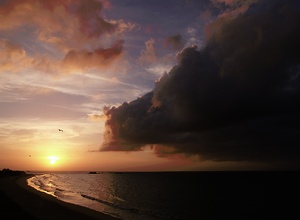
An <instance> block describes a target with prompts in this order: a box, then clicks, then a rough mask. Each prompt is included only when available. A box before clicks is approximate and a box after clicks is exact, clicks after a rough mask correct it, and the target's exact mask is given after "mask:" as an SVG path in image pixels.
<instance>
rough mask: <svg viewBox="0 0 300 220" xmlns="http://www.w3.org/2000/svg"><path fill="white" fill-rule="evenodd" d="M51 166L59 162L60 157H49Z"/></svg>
mask: <svg viewBox="0 0 300 220" xmlns="http://www.w3.org/2000/svg"><path fill="white" fill-rule="evenodd" d="M48 159H49V162H50V164H53V165H54V164H56V162H57V160H58V159H59V158H58V156H49V157H48Z"/></svg>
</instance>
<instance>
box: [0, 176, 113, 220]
mask: <svg viewBox="0 0 300 220" xmlns="http://www.w3.org/2000/svg"><path fill="white" fill-rule="evenodd" d="M31 176H32V175H28V174H24V175H20V176H8V177H3V178H0V209H1V214H0V218H1V219H19V218H27V219H51V220H53V219H57V220H59V219H64V220H68V219H72V220H76V219H80V220H83V219H102V220H116V219H117V218H114V217H111V216H109V215H106V214H103V213H100V212H96V211H94V210H91V209H88V208H85V207H82V206H78V205H74V204H70V203H66V202H63V201H60V200H58V199H56V198H55V197H53V196H51V195H47V194H45V193H42V192H39V191H37V190H35V189H33V188H32V187H30V186H28V185H27V179H28V178H29V177H31Z"/></svg>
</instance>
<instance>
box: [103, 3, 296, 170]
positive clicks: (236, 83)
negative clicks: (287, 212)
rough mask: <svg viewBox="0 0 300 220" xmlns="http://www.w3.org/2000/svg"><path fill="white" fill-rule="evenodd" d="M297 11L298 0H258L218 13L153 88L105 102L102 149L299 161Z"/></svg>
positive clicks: (287, 162)
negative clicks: (202, 42)
mask: <svg viewBox="0 0 300 220" xmlns="http://www.w3.org/2000/svg"><path fill="white" fill-rule="evenodd" d="M219 2H220V1H219ZM223 2H226V3H227V4H230V3H236V2H238V1H223ZM247 7H248V6H247ZM299 12H300V5H299V3H298V2H297V1H296V0H290V1H278V0H277V1H260V2H257V3H255V4H252V5H251V6H249V7H248V8H247V11H245V12H243V14H239V15H238V16H236V17H234V18H231V19H229V20H228V19H225V20H224V19H222V18H218V19H217V20H216V21H215V22H218V25H215V26H214V25H210V26H209V27H210V28H212V27H213V28H214V31H212V32H211V33H213V34H212V35H211V36H210V38H209V41H208V42H207V44H206V46H205V47H204V48H203V49H201V50H198V49H197V47H189V48H185V49H184V50H182V51H181V52H180V53H179V54H178V64H177V65H176V66H174V67H173V68H172V69H171V70H170V71H169V72H168V73H165V74H164V75H163V76H162V77H161V78H160V79H159V80H158V81H157V82H156V85H155V88H154V89H153V91H151V92H149V93H148V94H145V95H144V96H142V97H140V98H138V99H136V100H133V101H131V102H128V103H127V102H124V103H123V104H122V105H121V106H118V107H106V108H105V109H104V114H105V116H106V117H107V120H106V132H105V135H104V139H105V141H104V142H103V144H102V146H101V149H100V150H101V151H136V150H141V149H143V147H145V146H147V145H148V146H152V147H153V148H154V151H155V153H156V154H157V155H158V156H162V157H165V156H171V155H174V154H184V155H187V156H189V155H190V156H191V155H197V156H199V158H200V159H201V160H214V161H267V162H274V163H275V162H279V164H281V165H290V166H298V167H300V166H299V162H298V161H299V159H300V156H299V155H300V149H299V146H300V136H299V122H300V114H299V112H300V101H299V100H300V55H299V51H300V42H299V41H300V40H299V39H300V13H299ZM220 19H221V20H220ZM209 27H208V28H209Z"/></svg>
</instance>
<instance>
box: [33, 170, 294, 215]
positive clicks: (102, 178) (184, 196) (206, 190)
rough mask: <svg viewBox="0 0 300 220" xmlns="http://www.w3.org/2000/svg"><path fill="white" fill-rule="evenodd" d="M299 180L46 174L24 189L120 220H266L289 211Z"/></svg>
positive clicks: (245, 175)
mask: <svg viewBox="0 0 300 220" xmlns="http://www.w3.org/2000/svg"><path fill="white" fill-rule="evenodd" d="M297 176H298V172H297V173H285V172H284V173H282V172H279V173H278V172H157V173H151V172H145V173H144V172H142V173H141V172H136V173H135V172H128V173H111V172H107V173H98V174H88V173H45V174H40V175H36V176H34V177H32V178H30V179H28V184H29V185H30V186H32V187H34V188H35V189H37V190H40V191H42V192H44V193H48V194H51V195H53V196H55V197H57V198H58V199H60V200H63V201H65V202H69V203H74V204H78V205H81V206H85V207H88V208H91V209H94V210H96V211H100V212H104V213H106V214H109V215H112V216H115V217H119V218H121V219H124V220H140V219H142V220H155V219H183V220H184V219H191V220H194V219H200V220H201V219H224V218H228V217H230V218H231V219H269V217H271V216H272V215H274V216H277V217H278V215H279V214H280V215H282V214H283V211H282V210H285V212H286V211H288V212H291V211H292V210H293V204H289V201H291V200H290V199H289V198H290V195H291V193H293V195H297V194H296V193H298V194H299V190H298V191H295V189H298V188H299V185H298V184H299V180H297V179H298V178H297ZM298 177H299V176H298ZM282 178H283V179H284V181H285V182H284V183H282V180H283V179H282ZM297 181H298V182H297ZM279 208H280V209H279ZM276 209H278V210H276ZM279 210H281V211H280V213H279V212H278V211H279ZM277 212H278V213H277Z"/></svg>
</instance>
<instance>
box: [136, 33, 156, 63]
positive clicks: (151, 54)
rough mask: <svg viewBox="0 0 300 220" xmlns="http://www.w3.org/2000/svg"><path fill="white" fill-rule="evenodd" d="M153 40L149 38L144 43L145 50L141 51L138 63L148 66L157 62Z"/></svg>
mask: <svg viewBox="0 0 300 220" xmlns="http://www.w3.org/2000/svg"><path fill="white" fill-rule="evenodd" d="M154 42H155V41H154V39H153V38H151V39H149V40H148V41H146V42H145V46H146V49H145V50H142V52H141V56H140V57H139V58H138V63H139V64H141V65H143V64H149V63H153V62H155V61H157V55H156V51H155V48H154Z"/></svg>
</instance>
